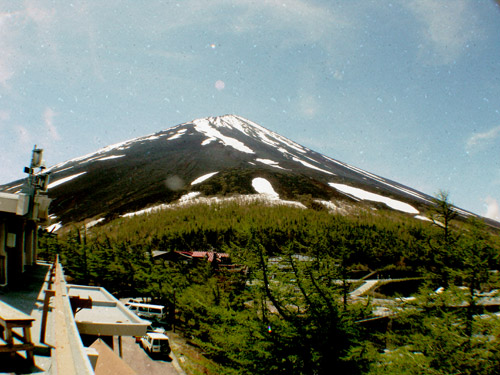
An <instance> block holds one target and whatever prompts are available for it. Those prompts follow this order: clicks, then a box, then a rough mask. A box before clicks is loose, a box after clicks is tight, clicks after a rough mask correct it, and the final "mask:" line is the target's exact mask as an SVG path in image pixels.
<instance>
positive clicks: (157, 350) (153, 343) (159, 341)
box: [141, 332, 170, 355]
mask: <svg viewBox="0 0 500 375" xmlns="http://www.w3.org/2000/svg"><path fill="white" fill-rule="evenodd" d="M141 346H142V347H143V348H144V350H146V351H147V352H149V353H151V354H161V355H168V354H170V343H169V341H168V336H167V335H165V334H164V333H158V332H148V333H146V335H145V336H142V337H141Z"/></svg>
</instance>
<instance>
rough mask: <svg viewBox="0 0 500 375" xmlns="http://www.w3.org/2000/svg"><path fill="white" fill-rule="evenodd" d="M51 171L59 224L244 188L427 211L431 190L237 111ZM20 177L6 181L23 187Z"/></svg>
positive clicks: (284, 197) (318, 201) (289, 198)
mask: <svg viewBox="0 0 500 375" xmlns="http://www.w3.org/2000/svg"><path fill="white" fill-rule="evenodd" d="M48 151H49V152H50V150H48ZM45 172H50V173H51V176H50V181H51V182H50V184H49V186H48V194H49V197H51V198H53V202H52V204H51V208H50V212H51V213H52V215H53V217H54V220H53V221H54V222H57V223H60V224H61V225H64V224H68V223H72V222H80V221H83V220H91V219H92V220H103V219H105V218H111V217H116V216H117V215H127V214H128V215H130V214H133V213H135V212H137V211H140V210H144V209H147V208H151V207H158V206H159V205H164V206H165V205H169V204H170V205H172V204H175V203H178V204H185V203H186V202H193V201H196V200H198V201H203V200H205V201H210V200H214V199H220V198H221V197H226V198H231V199H236V197H240V199H241V197H243V196H244V197H246V198H245V199H266V200H267V201H272V202H275V203H281V204H295V205H299V206H302V207H304V208H305V207H307V206H311V205H316V206H318V205H319V206H323V207H325V208H327V209H331V210H342V209H345V208H346V207H350V206H352V205H359V204H360V203H359V202H362V203H363V204H364V205H368V206H372V207H378V208H389V209H393V210H397V211H401V212H405V213H407V214H409V215H412V216H415V217H417V218H423V215H422V212H424V211H426V207H428V206H429V204H431V199H432V198H431V197H430V196H428V195H425V194H423V193H421V192H418V191H416V190H414V189H411V188H409V187H407V186H404V185H401V184H399V183H397V182H394V181H390V180H387V179H385V178H383V177H380V176H376V175H374V174H372V173H369V172H366V171H364V170H362V169H359V168H356V167H354V166H351V165H348V164H345V163H342V162H340V161H338V160H335V159H332V158H329V157H327V156H324V155H321V154H319V153H317V152H314V151H312V150H310V149H308V148H306V147H303V146H301V145H299V144H297V143H295V142H293V141H291V140H289V139H287V138H285V137H283V136H281V135H279V134H277V133H274V132H272V131H270V130H268V129H265V128H264V127H262V126H260V125H258V124H256V123H254V122H252V121H249V120H246V119H244V118H242V117H239V116H235V115H226V116H221V117H210V118H203V119H198V120H194V121H192V122H188V123H184V124H180V125H177V126H174V127H171V128H169V129H167V130H164V131H161V132H158V133H155V134H152V135H148V136H144V137H139V138H135V139H132V140H129V141H125V142H122V143H118V144H115V145H111V146H108V147H105V148H103V149H101V150H99V151H97V152H95V153H92V154H89V155H85V156H82V157H78V158H75V159H72V160H69V161H66V162H64V163H60V164H57V165H54V166H52V167H50V168H48V169H47V170H46V171H45ZM21 183H22V181H17V182H13V183H11V184H7V185H4V186H2V187H0V190H4V191H7V192H15V191H17V190H19V189H20V185H21ZM215 196H216V197H218V198H214V197H215ZM164 206H159V207H164ZM142 212H144V211H142ZM460 212H461V213H462V214H464V215H470V213H468V212H465V211H461V210H460Z"/></svg>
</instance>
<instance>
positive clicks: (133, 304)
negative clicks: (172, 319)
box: [125, 302, 165, 309]
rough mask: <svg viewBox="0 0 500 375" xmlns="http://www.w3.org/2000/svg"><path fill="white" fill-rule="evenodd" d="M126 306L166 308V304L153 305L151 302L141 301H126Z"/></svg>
mask: <svg viewBox="0 0 500 375" xmlns="http://www.w3.org/2000/svg"><path fill="white" fill-rule="evenodd" d="M125 306H137V307H147V308H153V309H163V308H165V306H162V305H151V304H149V303H139V302H125Z"/></svg>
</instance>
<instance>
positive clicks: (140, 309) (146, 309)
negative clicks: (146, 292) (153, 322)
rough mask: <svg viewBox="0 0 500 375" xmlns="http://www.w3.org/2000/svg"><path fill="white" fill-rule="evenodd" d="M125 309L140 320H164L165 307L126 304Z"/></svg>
mask: <svg viewBox="0 0 500 375" xmlns="http://www.w3.org/2000/svg"><path fill="white" fill-rule="evenodd" d="M125 307H127V308H128V309H129V310H130V311H132V312H134V313H135V314H136V315H137V316H140V317H141V318H146V319H147V318H156V319H159V320H161V319H163V318H165V306H162V305H150V304H148V303H139V302H126V303H125Z"/></svg>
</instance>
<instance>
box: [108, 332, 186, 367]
mask: <svg viewBox="0 0 500 375" xmlns="http://www.w3.org/2000/svg"><path fill="white" fill-rule="evenodd" d="M114 340H115V342H114V347H115V352H116V353H118V339H117V338H116V337H115V339H114ZM122 359H123V360H124V361H125V363H127V364H128V365H129V366H130V367H132V369H133V370H134V371H135V372H137V373H138V374H151V375H157V374H158V375H159V374H162V375H165V374H166V375H184V374H185V373H184V371H182V369H181V368H180V366H179V364H178V363H177V360H176V358H175V357H174V354H173V353H171V354H170V355H169V356H168V357H163V358H156V357H151V356H150V355H148V353H146V351H144V349H142V347H141V345H140V344H138V343H136V342H135V339H134V337H122Z"/></svg>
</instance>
